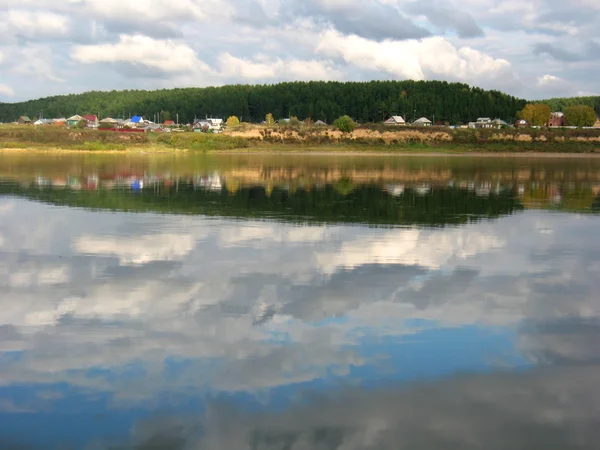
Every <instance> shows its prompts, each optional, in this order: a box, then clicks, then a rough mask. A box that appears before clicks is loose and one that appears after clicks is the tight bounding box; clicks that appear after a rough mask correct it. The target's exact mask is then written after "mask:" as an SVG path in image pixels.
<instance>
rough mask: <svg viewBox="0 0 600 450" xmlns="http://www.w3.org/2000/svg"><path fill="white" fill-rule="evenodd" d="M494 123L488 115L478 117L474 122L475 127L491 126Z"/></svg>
mask: <svg viewBox="0 0 600 450" xmlns="http://www.w3.org/2000/svg"><path fill="white" fill-rule="evenodd" d="M493 127H494V123H493V122H492V119H490V118H489V117H480V118H478V119H477V122H475V128H493Z"/></svg>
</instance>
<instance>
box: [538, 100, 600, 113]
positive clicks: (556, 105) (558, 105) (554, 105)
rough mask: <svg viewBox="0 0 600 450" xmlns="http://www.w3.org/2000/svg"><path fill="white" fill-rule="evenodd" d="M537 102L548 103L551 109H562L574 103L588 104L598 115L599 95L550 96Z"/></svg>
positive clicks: (599, 109)
mask: <svg viewBox="0 0 600 450" xmlns="http://www.w3.org/2000/svg"><path fill="white" fill-rule="evenodd" d="M539 103H547V104H548V105H550V109H552V111H564V110H565V108H567V107H569V106H574V105H588V106H591V107H592V108H594V110H595V111H596V114H598V115H600V96H592V97H570V98H550V99H547V100H540V101H539Z"/></svg>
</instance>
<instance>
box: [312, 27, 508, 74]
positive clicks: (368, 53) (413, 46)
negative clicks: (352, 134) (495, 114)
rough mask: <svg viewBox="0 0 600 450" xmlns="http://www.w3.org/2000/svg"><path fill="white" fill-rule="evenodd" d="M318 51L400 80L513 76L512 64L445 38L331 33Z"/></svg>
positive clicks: (322, 40)
mask: <svg viewBox="0 0 600 450" xmlns="http://www.w3.org/2000/svg"><path fill="white" fill-rule="evenodd" d="M317 52H319V53H322V54H324V55H327V56H330V57H337V58H342V59H343V60H344V61H345V62H347V63H349V64H352V65H354V66H357V67H359V68H360V69H363V70H371V71H383V72H386V73H388V74H389V75H392V76H393V77H394V78H400V79H415V80H424V79H432V78H447V79H454V80H466V81H473V82H475V81H479V82H480V81H482V80H484V79H486V78H487V79H489V78H496V79H497V78H500V77H510V78H512V77H513V74H512V67H511V64H510V63H509V62H508V61H506V60H504V59H494V58H493V57H491V56H489V55H486V54H484V53H482V52H479V51H477V50H475V49H472V48H469V47H462V48H456V47H455V46H454V45H453V44H452V43H450V42H449V41H448V40H447V39H445V38H443V37H431V38H425V39H422V40H407V41H389V40H386V41H383V42H376V41H371V40H368V39H364V38H361V37H359V36H344V35H342V34H340V33H338V32H336V31H327V32H326V33H324V35H323V36H322V38H321V41H320V42H319V45H318V47H317Z"/></svg>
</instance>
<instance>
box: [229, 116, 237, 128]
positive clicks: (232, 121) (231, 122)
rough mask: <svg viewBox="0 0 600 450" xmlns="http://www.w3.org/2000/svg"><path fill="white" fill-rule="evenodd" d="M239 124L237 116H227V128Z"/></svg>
mask: <svg viewBox="0 0 600 450" xmlns="http://www.w3.org/2000/svg"><path fill="white" fill-rule="evenodd" d="M239 124H240V119H238V118H237V116H229V118H228V119H227V126H228V127H236V126H238V125H239Z"/></svg>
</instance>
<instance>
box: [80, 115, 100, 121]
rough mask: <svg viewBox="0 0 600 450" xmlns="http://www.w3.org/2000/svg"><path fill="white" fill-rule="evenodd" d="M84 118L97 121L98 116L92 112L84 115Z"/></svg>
mask: <svg viewBox="0 0 600 450" xmlns="http://www.w3.org/2000/svg"><path fill="white" fill-rule="evenodd" d="M83 118H84V119H85V120H87V121H88V122H97V121H98V118H97V117H96V116H95V115H92V114H88V115H87V116H83Z"/></svg>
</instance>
